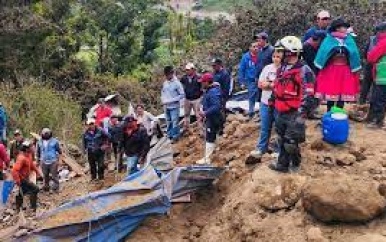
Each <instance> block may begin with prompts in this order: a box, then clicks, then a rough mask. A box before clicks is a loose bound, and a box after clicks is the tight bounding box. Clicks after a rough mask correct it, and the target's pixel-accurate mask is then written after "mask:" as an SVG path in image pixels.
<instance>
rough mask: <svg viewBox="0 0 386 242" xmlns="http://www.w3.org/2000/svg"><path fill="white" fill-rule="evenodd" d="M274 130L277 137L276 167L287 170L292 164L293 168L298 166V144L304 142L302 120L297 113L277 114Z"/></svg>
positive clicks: (299, 159) (299, 157)
mask: <svg viewBox="0 0 386 242" xmlns="http://www.w3.org/2000/svg"><path fill="white" fill-rule="evenodd" d="M275 128H276V132H277V134H278V135H279V148H280V153H279V158H278V165H280V166H282V167H284V168H288V167H289V165H290V163H291V162H292V165H293V166H299V165H300V162H301V154H300V148H299V144H300V143H302V142H304V140H305V132H306V131H305V124H304V120H302V119H301V117H300V114H299V113H298V112H297V111H295V112H289V113H278V115H277V119H276V122H275Z"/></svg>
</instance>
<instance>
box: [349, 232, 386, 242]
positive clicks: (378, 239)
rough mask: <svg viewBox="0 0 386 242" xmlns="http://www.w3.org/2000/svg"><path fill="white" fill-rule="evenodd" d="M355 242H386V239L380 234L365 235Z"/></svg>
mask: <svg viewBox="0 0 386 242" xmlns="http://www.w3.org/2000/svg"><path fill="white" fill-rule="evenodd" d="M353 242H386V237H384V236H382V235H380V234H365V235H361V236H359V237H358V238H356V239H355V240H354V241H353Z"/></svg>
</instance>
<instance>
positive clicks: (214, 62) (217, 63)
mask: <svg viewBox="0 0 386 242" xmlns="http://www.w3.org/2000/svg"><path fill="white" fill-rule="evenodd" d="M212 65H222V60H221V59H220V58H214V59H213V60H212Z"/></svg>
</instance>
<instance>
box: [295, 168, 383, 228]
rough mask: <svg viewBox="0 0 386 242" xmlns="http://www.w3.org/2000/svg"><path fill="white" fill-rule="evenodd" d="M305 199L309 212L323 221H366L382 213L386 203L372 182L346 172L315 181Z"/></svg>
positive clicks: (304, 193) (308, 186)
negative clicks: (345, 173)
mask: <svg viewBox="0 0 386 242" xmlns="http://www.w3.org/2000/svg"><path fill="white" fill-rule="evenodd" d="M302 202H303V206H304V208H305V210H306V211H307V212H309V213H310V214H312V215H313V216H315V217H316V218H318V219H320V220H321V221H324V222H366V221H368V220H371V219H373V218H374V217H376V216H378V215H380V214H381V213H382V212H383V211H384V208H385V205H386V201H385V198H384V197H382V196H381V194H379V192H378V189H377V187H376V186H375V185H374V184H373V182H371V181H368V180H365V179H363V178H361V177H357V176H347V175H343V174H329V175H325V176H322V177H319V178H317V179H314V180H312V181H311V182H310V183H309V184H307V186H306V188H305V189H304V191H303V198H302Z"/></svg>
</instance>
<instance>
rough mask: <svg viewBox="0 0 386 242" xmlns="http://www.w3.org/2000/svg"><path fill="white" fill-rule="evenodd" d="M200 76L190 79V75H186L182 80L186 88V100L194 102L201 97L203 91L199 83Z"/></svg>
mask: <svg viewBox="0 0 386 242" xmlns="http://www.w3.org/2000/svg"><path fill="white" fill-rule="evenodd" d="M198 79H199V76H197V75H194V76H193V78H190V77H189V76H188V75H184V76H183V77H182V78H181V84H182V86H183V87H184V91H185V98H186V99H188V100H190V101H192V100H196V99H198V98H200V97H201V95H202V89H201V83H199V82H198Z"/></svg>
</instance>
